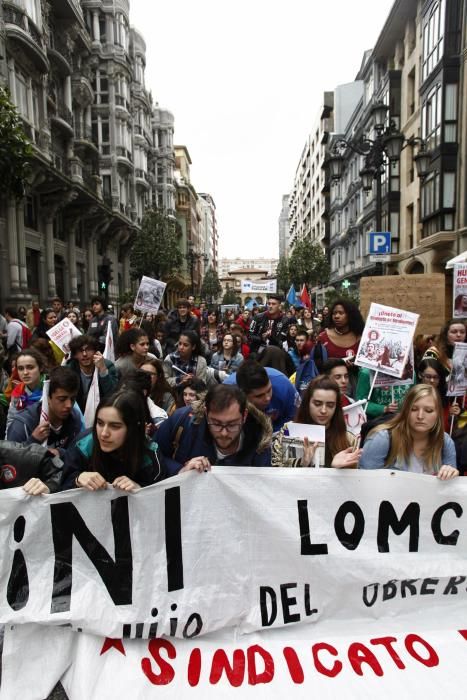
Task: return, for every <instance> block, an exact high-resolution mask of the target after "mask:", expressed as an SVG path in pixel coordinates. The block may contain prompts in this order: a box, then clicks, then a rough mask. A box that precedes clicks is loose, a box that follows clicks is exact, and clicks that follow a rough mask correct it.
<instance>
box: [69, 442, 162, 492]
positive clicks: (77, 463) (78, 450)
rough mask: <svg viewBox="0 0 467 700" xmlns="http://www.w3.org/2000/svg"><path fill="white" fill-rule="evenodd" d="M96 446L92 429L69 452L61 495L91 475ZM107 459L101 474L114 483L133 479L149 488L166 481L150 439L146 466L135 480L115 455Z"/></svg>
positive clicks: (108, 455) (100, 471) (159, 458)
mask: <svg viewBox="0 0 467 700" xmlns="http://www.w3.org/2000/svg"><path fill="white" fill-rule="evenodd" d="M93 446H94V439H93V436H92V430H91V429H89V430H86V431H85V432H84V433H83V434H82V435H80V437H79V438H78V439H77V440H76V442H75V444H74V445H73V447H71V448H70V449H69V450H67V451H66V453H65V457H64V462H65V467H64V470H63V481H62V486H61V490H62V491H65V490H66V489H72V488H74V486H75V479H76V477H77V476H79V475H80V474H81V472H85V471H89V465H90V461H91V455H92V450H93ZM104 459H105V464H104V462H103V463H102V466H101V468H99V473H100V474H101V475H102V476H103V477H104V479H106V480H107V481H109V482H112V481H113V480H114V479H116V478H117V476H123V475H125V476H130V477H131V478H132V479H133V480H134V481H136V483H137V484H139V485H140V486H150V485H151V484H155V483H156V482H157V481H162V479H165V478H166V477H167V471H166V465H165V462H164V459H163V458H161V456H160V453H159V450H158V446H157V443H155V442H153V441H152V440H150V439H147V450H146V454H145V456H144V459H143V464H142V465H141V467H140V468H139V469H138V470H137V471H136V473H135V474H134V475H133V476H131V475H129V474H128V472H127V470H126V468H125V467H126V465H125V464H123V463H122V462H121V461H120V460H118V458H116V456H115V455H114V454H112V453H110V454H107V455H104Z"/></svg>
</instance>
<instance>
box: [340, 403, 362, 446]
mask: <svg viewBox="0 0 467 700" xmlns="http://www.w3.org/2000/svg"><path fill="white" fill-rule="evenodd" d="M366 404H367V401H366V400H365V399H363V400H362V401H354V403H351V404H349V405H348V406H343V407H342V410H343V412H344V420H345V425H346V428H347V430H348V432H349V433H352V435H355V436H357V437H358V436H359V435H360V431H361V429H362V425H363V423H366V413H365V408H366Z"/></svg>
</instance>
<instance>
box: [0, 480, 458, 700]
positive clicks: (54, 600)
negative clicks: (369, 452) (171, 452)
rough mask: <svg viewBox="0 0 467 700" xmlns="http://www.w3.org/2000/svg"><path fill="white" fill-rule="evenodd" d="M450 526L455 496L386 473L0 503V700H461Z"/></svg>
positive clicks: (176, 483)
mask: <svg viewBox="0 0 467 700" xmlns="http://www.w3.org/2000/svg"><path fill="white" fill-rule="evenodd" d="M465 512H467V483H464V480H463V479H460V478H459V479H453V480H451V481H448V482H442V481H440V480H439V479H436V478H435V477H432V476H425V475H419V474H411V473H404V472H395V471H394V470H378V471H375V472H371V471H370V472H366V471H365V472H363V471H362V472H359V471H354V470H333V469H326V470H319V471H316V470H313V469H297V470H290V469H274V468H248V467H231V468H225V467H224V468H216V467H214V469H213V472H211V473H209V472H208V473H206V474H204V473H203V474H193V473H188V474H184V475H181V476H178V477H174V478H172V479H170V480H168V481H166V482H162V483H160V484H157V485H155V486H152V487H148V488H146V489H142V490H141V491H139V492H138V493H136V494H131V495H127V494H122V492H118V490H116V489H107V490H105V491H101V492H98V493H89V492H84V491H83V490H72V491H69V492H62V493H59V494H53V495H50V496H47V497H40V498H32V497H29V496H27V495H26V494H25V493H24V491H22V489H11V490H4V491H2V492H0V546H1V548H2V550H1V551H2V552H3V556H2V558H1V560H0V621H1V622H5V623H6V625H7V627H6V636H5V648H4V656H3V676H2V687H1V698H2V700H16V699H17V698H18V697H21V698H22V700H29V699H31V700H33V698H37V697H46V696H47V695H48V693H49V692H50V690H51V689H52V687H53V686H54V685H55V683H56V681H57V680H59V679H60V678H61V679H62V682H63V684H64V687H65V689H66V691H67V692H68V694H69V696H70V698H72V699H73V700H88V699H89V698H91V697H98V698H102V700H107V699H109V700H110V699H111V698H115V697H138V698H142V700H145V699H146V698H148V700H150V699H151V698H153V697H154V693H155V692H157V696H158V697H160V698H164V697H167V698H173V697H177V698H181V700H184V698H190V697H191V698H196V699H198V698H203V700H204V699H205V698H207V699H208V700H209V699H210V698H213V699H214V698H215V699H216V700H217V699H218V698H219V697H227V698H233V697H234V696H235V697H237V698H238V697H243V696H248V697H255V696H257V697H258V698H264V697H265V690H267V694H268V697H278V698H283V697H289V696H293V697H294V698H295V697H297V698H309V697H320V698H329V699H331V698H332V699H334V698H335V697H338V696H340V697H345V698H355V699H356V700H357V699H358V700H359V699H360V698H361V697H362V695H361V693H362V687H363V686H362V683H364V684H365V685H364V687H365V693H366V694H367V695H368V697H378V698H394V696H395V693H396V696H398V697H405V696H407V694H408V693H409V694H410V697H418V696H420V697H421V696H423V698H433V699H434V698H435V697H437V696H438V695H439V687H442V688H443V691H444V692H447V691H450V690H451V689H452V697H458V696H459V693H457V695H456V691H455V688H457V689H459V688H461V687H462V678H463V675H462V674H463V673H464V671H463V669H464V667H465V659H466V658H467V629H465V628H466V627H467V625H465V624H462V620H464V619H465V604H466V595H467V594H466V585H465V584H466V581H467V561H466V558H465V548H466V545H467V522H466V520H465V518H464V513H465ZM233 534H234V536H233ZM459 621H460V622H459ZM31 622H32V623H35V624H29V623H31ZM37 623H40V624H37ZM64 625H66V627H64ZM11 626H13V628H11ZM81 630H83V631H81ZM90 632H93V634H90ZM207 633H209V634H207ZM242 633H246V634H242ZM162 635H165V637H163V638H161V637H162ZM205 635H207V636H205ZM451 684H452V686H451ZM459 684H461V685H459ZM263 686H268V688H264V687H263ZM155 687H157V691H156V690H155ZM239 688H241V690H238V689H239ZM435 691H436V692H435Z"/></svg>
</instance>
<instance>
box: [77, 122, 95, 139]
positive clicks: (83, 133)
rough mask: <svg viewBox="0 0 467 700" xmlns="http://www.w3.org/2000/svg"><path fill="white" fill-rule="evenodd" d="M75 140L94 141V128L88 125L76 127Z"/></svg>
mask: <svg viewBox="0 0 467 700" xmlns="http://www.w3.org/2000/svg"><path fill="white" fill-rule="evenodd" d="M75 138H76V139H80V140H83V141H92V140H93V139H92V128H91V127H90V126H88V125H87V124H84V125H81V124H78V125H77V126H76V127H75Z"/></svg>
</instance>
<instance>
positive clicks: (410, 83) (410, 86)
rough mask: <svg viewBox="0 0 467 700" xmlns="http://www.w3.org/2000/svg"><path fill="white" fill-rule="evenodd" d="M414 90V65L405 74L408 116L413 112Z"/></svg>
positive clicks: (415, 92)
mask: <svg viewBox="0 0 467 700" xmlns="http://www.w3.org/2000/svg"><path fill="white" fill-rule="evenodd" d="M416 94H417V91H416V81H415V66H414V67H413V68H412V70H411V71H410V73H409V75H408V76H407V117H410V116H411V115H412V114H413V113H414V112H415V95H416Z"/></svg>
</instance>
